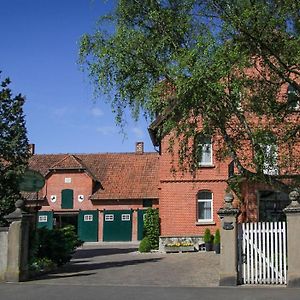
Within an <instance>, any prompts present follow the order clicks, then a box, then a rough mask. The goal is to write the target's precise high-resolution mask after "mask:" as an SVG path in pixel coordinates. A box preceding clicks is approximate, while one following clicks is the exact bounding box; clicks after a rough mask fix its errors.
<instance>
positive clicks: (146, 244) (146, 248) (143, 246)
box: [139, 237, 151, 252]
mask: <svg viewBox="0 0 300 300" xmlns="http://www.w3.org/2000/svg"><path fill="white" fill-rule="evenodd" d="M150 250H151V245H150V241H149V239H148V238H147V237H144V238H143V239H142V240H141V242H140V246H139V251H140V252H150Z"/></svg>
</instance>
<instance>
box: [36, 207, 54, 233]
mask: <svg viewBox="0 0 300 300" xmlns="http://www.w3.org/2000/svg"><path fill="white" fill-rule="evenodd" d="M37 227H38V228H42V227H45V228H47V229H53V212H52V211H39V212H38V219H37Z"/></svg>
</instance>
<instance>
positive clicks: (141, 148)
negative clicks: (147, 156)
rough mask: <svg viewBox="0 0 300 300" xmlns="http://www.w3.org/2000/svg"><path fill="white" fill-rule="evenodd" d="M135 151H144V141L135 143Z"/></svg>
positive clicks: (138, 152)
mask: <svg viewBox="0 0 300 300" xmlns="http://www.w3.org/2000/svg"><path fill="white" fill-rule="evenodd" d="M135 153H136V154H143V153H144V142H136V143H135Z"/></svg>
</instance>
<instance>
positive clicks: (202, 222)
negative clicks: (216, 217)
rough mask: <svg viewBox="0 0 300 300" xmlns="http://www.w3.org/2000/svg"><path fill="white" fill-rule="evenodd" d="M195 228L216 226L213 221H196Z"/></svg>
mask: <svg viewBox="0 0 300 300" xmlns="http://www.w3.org/2000/svg"><path fill="white" fill-rule="evenodd" d="M195 225H196V226H201V225H216V222H214V221H205V220H203V221H198V222H196V223H195Z"/></svg>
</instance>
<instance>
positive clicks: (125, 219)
mask: <svg viewBox="0 0 300 300" xmlns="http://www.w3.org/2000/svg"><path fill="white" fill-rule="evenodd" d="M130 219H131V217H130V214H122V215H121V220H122V221H130Z"/></svg>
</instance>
